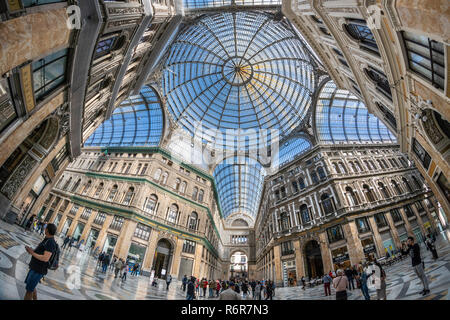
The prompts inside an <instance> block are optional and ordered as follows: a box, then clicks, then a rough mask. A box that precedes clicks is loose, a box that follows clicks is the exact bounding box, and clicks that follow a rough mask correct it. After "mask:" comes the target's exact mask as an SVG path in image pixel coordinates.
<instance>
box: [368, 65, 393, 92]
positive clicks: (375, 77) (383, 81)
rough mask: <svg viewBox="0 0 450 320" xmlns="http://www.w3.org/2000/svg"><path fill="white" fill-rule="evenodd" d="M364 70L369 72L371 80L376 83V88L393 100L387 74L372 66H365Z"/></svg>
mask: <svg viewBox="0 0 450 320" xmlns="http://www.w3.org/2000/svg"><path fill="white" fill-rule="evenodd" d="M364 72H365V73H366V74H367V76H368V77H369V79H370V80H372V81H373V83H374V84H375V85H376V89H377V90H378V91H380V92H381V93H382V94H384V95H385V96H386V97H387V98H388V99H390V100H392V93H391V87H390V86H389V80H388V78H387V76H386V75H385V74H384V73H383V72H381V71H379V70H376V69H374V68H372V67H370V66H369V68H364Z"/></svg>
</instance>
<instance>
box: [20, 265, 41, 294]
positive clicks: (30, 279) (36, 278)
mask: <svg viewBox="0 0 450 320" xmlns="http://www.w3.org/2000/svg"><path fill="white" fill-rule="evenodd" d="M43 277H44V275H43V274H41V273H37V272H36V271H34V270H31V269H30V271H28V274H27V277H26V278H25V281H24V282H25V283H26V284H27V285H26V286H25V288H26V290H27V291H28V292H33V291H34V289H36V286H37V285H38V283H39V282H40V281H41V279H42V278H43Z"/></svg>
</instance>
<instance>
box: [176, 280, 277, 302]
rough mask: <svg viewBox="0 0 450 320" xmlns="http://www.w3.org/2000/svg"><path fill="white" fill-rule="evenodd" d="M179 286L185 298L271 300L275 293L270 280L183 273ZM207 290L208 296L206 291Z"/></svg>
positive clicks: (273, 285)
mask: <svg viewBox="0 0 450 320" xmlns="http://www.w3.org/2000/svg"><path fill="white" fill-rule="evenodd" d="M181 288H182V290H183V291H184V292H186V299H187V300H194V299H197V298H201V297H203V298H214V297H215V298H219V300H250V299H253V300H262V299H265V300H272V299H273V296H274V295H275V283H274V282H273V281H271V280H262V281H255V280H251V281H248V280H246V279H238V278H231V279H230V280H221V279H218V280H211V279H210V280H208V279H206V278H202V279H198V278H195V277H194V276H191V277H189V278H188V277H187V276H186V275H184V277H183V279H182V281H181ZM207 291H208V297H207V296H206V292H207Z"/></svg>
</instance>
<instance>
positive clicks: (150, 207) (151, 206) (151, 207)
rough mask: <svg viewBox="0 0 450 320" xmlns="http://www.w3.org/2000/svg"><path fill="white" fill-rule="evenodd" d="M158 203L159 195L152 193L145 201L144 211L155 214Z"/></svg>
mask: <svg viewBox="0 0 450 320" xmlns="http://www.w3.org/2000/svg"><path fill="white" fill-rule="evenodd" d="M157 203H158V197H157V196H156V195H155V194H152V195H150V197H148V198H147V199H146V201H145V205H144V211H146V212H148V213H151V214H154V213H155V210H156V204H157Z"/></svg>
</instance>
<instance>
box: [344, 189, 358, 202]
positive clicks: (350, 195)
mask: <svg viewBox="0 0 450 320" xmlns="http://www.w3.org/2000/svg"><path fill="white" fill-rule="evenodd" d="M345 195H346V197H347V202H348V204H349V205H350V206H357V205H358V204H359V201H358V198H357V197H356V194H355V192H354V191H353V189H352V188H350V187H347V188H345Z"/></svg>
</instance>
